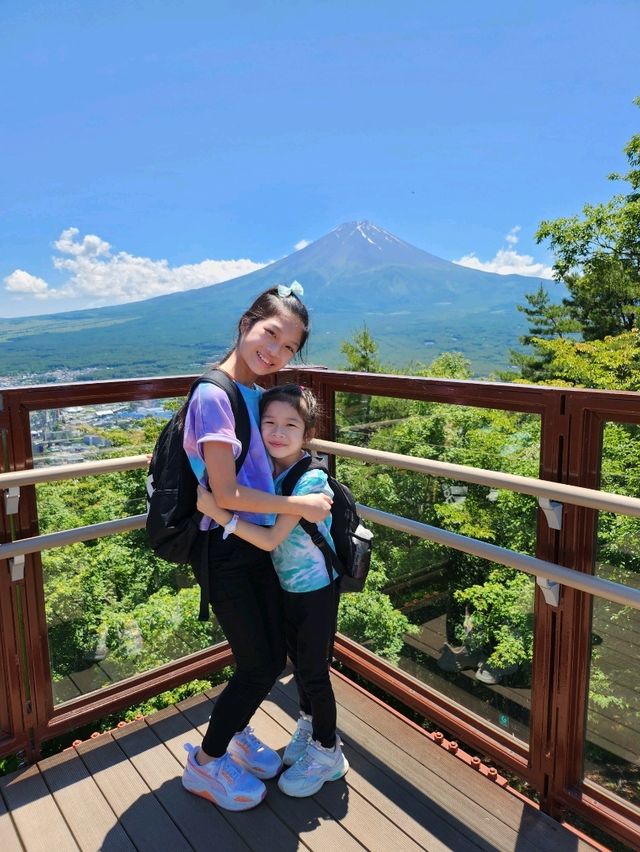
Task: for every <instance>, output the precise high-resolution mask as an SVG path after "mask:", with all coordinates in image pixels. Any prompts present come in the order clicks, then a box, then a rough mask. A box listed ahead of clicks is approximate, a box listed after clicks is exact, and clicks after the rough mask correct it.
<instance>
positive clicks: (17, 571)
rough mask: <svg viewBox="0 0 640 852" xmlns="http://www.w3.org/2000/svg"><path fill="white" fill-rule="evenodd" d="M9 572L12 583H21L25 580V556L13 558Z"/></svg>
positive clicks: (10, 561)
mask: <svg viewBox="0 0 640 852" xmlns="http://www.w3.org/2000/svg"><path fill="white" fill-rule="evenodd" d="M9 570H10V571H11V582H12V583H19V582H20V581H21V580H24V556H23V555H22V554H20V556H12V557H11V559H10V560H9Z"/></svg>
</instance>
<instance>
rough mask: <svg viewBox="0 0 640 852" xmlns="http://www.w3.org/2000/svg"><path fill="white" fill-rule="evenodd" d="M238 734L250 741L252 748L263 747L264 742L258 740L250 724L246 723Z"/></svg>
mask: <svg viewBox="0 0 640 852" xmlns="http://www.w3.org/2000/svg"><path fill="white" fill-rule="evenodd" d="M240 736H241V737H242V738H243V739H244V740H246V741H247V742H248V743H250V744H251V745H252V746H253V747H254V748H258V749H259V748H263V746H264V743H263V742H262V741H261V740H259V739H258V738H257V737H256V735H255V734H254V733H253V728H252V727H251V725H247V727H246V728H245V729H244V731H243V732H242V733H241V734H240Z"/></svg>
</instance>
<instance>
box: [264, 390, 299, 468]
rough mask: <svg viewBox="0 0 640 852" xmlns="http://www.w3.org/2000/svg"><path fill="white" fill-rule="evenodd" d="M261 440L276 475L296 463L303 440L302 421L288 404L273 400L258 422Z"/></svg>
mask: <svg viewBox="0 0 640 852" xmlns="http://www.w3.org/2000/svg"><path fill="white" fill-rule="evenodd" d="M260 432H261V433H262V440H263V441H264V445H265V447H266V449H267V452H268V453H269V455H270V456H271V458H272V459H273V462H274V466H275V469H276V472H277V473H280V472H282V471H283V470H286V469H287V468H288V467H291V465H292V464H295V462H297V461H298V459H299V458H300V453H301V451H302V444H303V443H304V439H305V424H304V420H303V419H302V417H301V416H300V414H298V412H297V411H296V409H295V408H294V407H293V405H291V404H290V403H289V402H282V401H280V400H274V401H273V402H270V403H269V404H268V405H267V407H266V408H265V410H264V412H263V415H262V420H261V422H260Z"/></svg>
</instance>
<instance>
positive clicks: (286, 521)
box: [197, 485, 300, 550]
mask: <svg viewBox="0 0 640 852" xmlns="http://www.w3.org/2000/svg"><path fill="white" fill-rule="evenodd" d="M247 490H251V489H247ZM197 506H198V511H199V512H202V513H203V514H204V515H208V516H209V517H210V518H213V520H214V521H215V522H216V523H217V524H220V526H222V527H223V526H225V524H228V523H229V521H230V520H231V518H232V517H233V514H232V513H231V512H229V511H227V509H222V508H221V507H220V506H218V504H217V503H216V500H215V497H214V496H213V494H212V493H211V492H210V491H207V490H206V489H204V488H203V487H202V486H201V485H199V486H198V503H197ZM299 520H300V516H297V517H296V516H295V515H279V516H278V518H277V520H276V522H275V524H274V526H272V527H261V526H258V524H251V523H249V521H238V523H237V525H236V528H235V530H234V531H233V535H237V536H238V538H241V539H244V541H248V542H249V543H250V544H254V545H255V546H256V547H259V548H260V550H273V549H274V548H276V547H277V546H278V545H279V544H281V543H282V542H283V541H284V540H285V538H286V537H287V536H288V535H289V533H290V532H291V530H292V529H293V528H294V527H295V525H296V524H297V523H298V521H299Z"/></svg>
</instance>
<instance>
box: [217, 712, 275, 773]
mask: <svg viewBox="0 0 640 852" xmlns="http://www.w3.org/2000/svg"><path fill="white" fill-rule="evenodd" d="M227 754H230V755H231V757H232V758H233V759H234V760H235V762H236V763H239V764H240V766H242V767H244V768H245V769H246V770H247V771H248V772H251V774H252V775H255V776H256V778H263V779H265V780H266V779H267V778H275V777H276V775H277V774H278V772H280V770H281V769H282V760H281V759H280V755H279V754H278V752H277V751H274V750H273V749H272V748H269V746H267V745H265V744H264V743H263V742H262V741H261V740H259V739H258V738H257V737H256V735H255V734H254V733H253V728H252V727H251V725H247V727H246V728H245V729H244V731H240V733H239V734H235V736H234V737H232V739H231V742H230V743H229V745H228V746H227Z"/></svg>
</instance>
